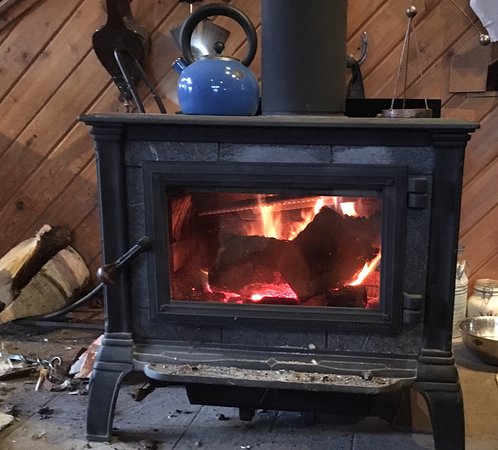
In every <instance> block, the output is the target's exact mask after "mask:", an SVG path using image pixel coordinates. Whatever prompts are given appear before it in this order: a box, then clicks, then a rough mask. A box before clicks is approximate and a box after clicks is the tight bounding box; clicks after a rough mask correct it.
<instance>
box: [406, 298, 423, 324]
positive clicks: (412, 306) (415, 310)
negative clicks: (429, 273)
mask: <svg viewBox="0 0 498 450" xmlns="http://www.w3.org/2000/svg"><path fill="white" fill-rule="evenodd" d="M423 305H424V297H423V296H422V295H420V294H407V293H406V292H403V323H405V324H407V325H417V324H419V323H421V322H422V307H423Z"/></svg>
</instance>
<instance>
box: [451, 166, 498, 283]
mask: <svg viewBox="0 0 498 450" xmlns="http://www.w3.org/2000/svg"><path fill="white" fill-rule="evenodd" d="M497 169H498V167H497ZM497 223H498V204H497V205H495V206H494V208H493V209H492V210H491V211H489V212H488V214H486V215H485V216H484V217H483V218H482V220H480V221H479V222H478V223H476V224H475V226H474V227H473V228H471V229H470V230H469V231H468V232H467V233H464V234H463V235H462V236H461V237H460V241H461V243H462V244H463V245H464V246H465V258H466V259H467V260H468V261H469V271H470V272H469V275H470V279H471V283H473V282H474V281H475V279H476V277H477V276H478V275H477V274H480V273H481V269H482V267H483V266H485V265H486V263H487V262H488V261H489V260H490V259H492V258H494V257H495V256H496V255H497V254H498V230H497V226H496V224H497ZM479 276H480V277H482V276H483V275H479ZM484 276H486V275H484Z"/></svg>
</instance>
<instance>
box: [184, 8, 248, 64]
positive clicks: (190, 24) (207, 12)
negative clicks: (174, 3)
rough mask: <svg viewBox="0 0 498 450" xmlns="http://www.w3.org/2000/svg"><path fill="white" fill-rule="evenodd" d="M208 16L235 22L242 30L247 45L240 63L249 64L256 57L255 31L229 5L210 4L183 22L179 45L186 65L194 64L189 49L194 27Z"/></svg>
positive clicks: (244, 18) (241, 13)
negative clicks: (229, 19) (224, 17)
mask: <svg viewBox="0 0 498 450" xmlns="http://www.w3.org/2000/svg"><path fill="white" fill-rule="evenodd" d="M210 16H226V17H230V18H231V19H233V20H235V21H236V22H237V23H238V24H239V25H240V26H241V27H242V29H243V30H244V32H245V34H246V38H247V42H248V44H249V48H248V50H247V54H246V56H245V58H244V59H243V60H242V61H241V63H242V64H244V66H248V65H249V64H251V62H252V60H253V59H254V56H255V55H256V49H257V46H258V37H257V34H256V29H255V28H254V25H253V24H252V22H251V21H250V19H249V17H247V16H246V15H245V14H244V13H243V12H242V11H241V10H240V9H237V8H235V7H234V6H231V5H225V4H221V3H211V4H208V5H204V6H201V7H200V8H199V9H197V10H196V11H194V12H193V13H192V14H190V16H189V17H188V18H187V20H185V22H184V23H183V25H182V28H181V31H180V44H181V47H182V53H183V58H184V59H185V61H186V62H187V63H188V64H192V63H193V62H194V56H193V54H192V49H191V48H190V39H191V38H192V33H193V32H194V30H195V27H196V26H197V25H198V24H199V23H200V22H201V21H202V20H204V19H207V18H208V17H210Z"/></svg>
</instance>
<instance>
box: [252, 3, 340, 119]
mask: <svg viewBox="0 0 498 450" xmlns="http://www.w3.org/2000/svg"><path fill="white" fill-rule="evenodd" d="M261 20H262V47H261V58H262V61H261V75H262V76H261V78H262V101H261V110H262V114H266V115H270V114H317V115H328V114H342V113H343V112H344V99H345V91H346V88H345V77H346V74H345V72H346V27H347V23H346V22H347V0H262V10H261Z"/></svg>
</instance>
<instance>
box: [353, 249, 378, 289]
mask: <svg viewBox="0 0 498 450" xmlns="http://www.w3.org/2000/svg"><path fill="white" fill-rule="evenodd" d="M380 258H381V254H380V253H378V254H377V256H376V257H375V258H374V259H372V260H371V261H369V262H366V263H365V265H364V266H363V269H361V271H360V272H359V273H358V275H355V279H354V280H353V281H352V282H351V283H348V285H349V286H359V285H360V284H361V283H363V281H365V278H366V277H367V276H368V275H369V274H370V273H372V272H373V271H374V270H375V268H376V267H377V264H379V261H380Z"/></svg>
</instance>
